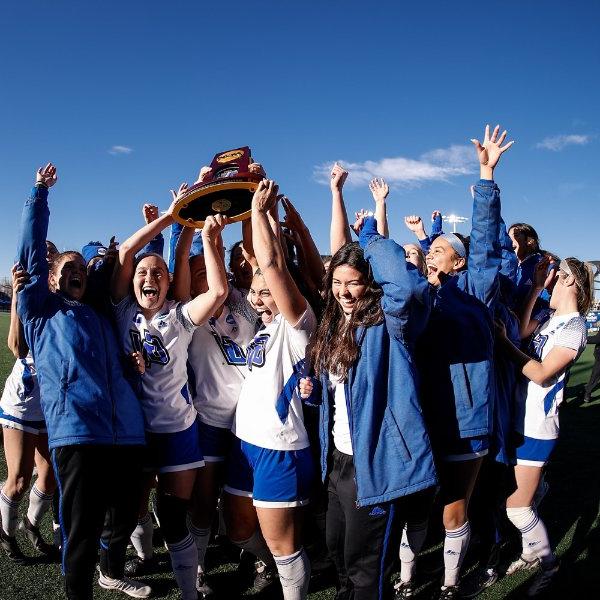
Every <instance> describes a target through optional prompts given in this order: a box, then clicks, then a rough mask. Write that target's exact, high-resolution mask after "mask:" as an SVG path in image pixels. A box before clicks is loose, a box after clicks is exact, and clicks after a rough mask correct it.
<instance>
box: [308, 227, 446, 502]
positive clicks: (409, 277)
mask: <svg viewBox="0 0 600 600" xmlns="http://www.w3.org/2000/svg"><path fill="white" fill-rule="evenodd" d="M360 241H361V246H363V248H364V250H365V258H366V260H367V261H368V262H369V264H370V266H371V269H372V272H373V278H374V279H375V281H376V282H377V283H378V284H379V285H380V286H381V288H382V289H383V298H382V300H381V306H382V309H383V314H384V317H385V318H384V321H383V322H382V323H380V324H378V325H373V326H371V327H367V328H364V327H359V328H358V329H357V331H356V337H357V340H358V343H359V344H360V354H359V358H358V360H357V362H356V363H355V364H354V365H353V366H352V367H351V368H350V370H349V373H348V377H347V380H346V383H345V385H344V388H345V393H346V406H347V410H348V417H349V424H350V437H351V440H352V449H353V453H354V456H353V461H354V467H355V477H356V494H357V505H358V506H366V505H372V504H378V503H381V502H387V501H391V500H394V499H396V498H399V497H401V496H406V495H407V494H412V493H414V492H417V491H419V490H423V489H425V488H428V487H430V486H432V485H434V484H435V483H436V482H437V479H436V474H435V467H434V463H433V455H432V452H431V445H430V443H429V437H428V435H427V431H426V429H425V423H424V420H423V415H422V413H421V407H420V404H419V399H418V397H417V381H416V379H417V372H416V368H415V364H414V361H413V357H412V351H413V348H414V342H415V339H416V338H417V336H418V335H419V334H420V333H421V331H422V330H423V328H424V326H425V323H426V322H427V318H428V316H429V310H430V302H431V293H430V290H429V284H428V283H427V280H426V279H425V278H424V277H423V276H422V275H421V274H420V273H419V271H418V270H417V269H416V268H415V267H414V266H413V265H412V264H410V263H407V262H406V254H405V252H404V249H403V248H402V247H401V246H399V245H398V244H396V242H394V241H393V240H389V239H385V238H383V237H381V236H380V235H378V234H377V230H376V227H375V220H374V219H373V218H368V219H366V222H365V225H364V227H363V230H362V232H361V236H360ZM317 388H320V392H321V406H320V421H319V439H320V445H321V448H320V456H321V474H322V478H323V481H325V479H326V477H327V470H328V459H329V456H330V451H331V447H330V445H331V444H332V440H331V437H330V432H331V427H332V422H333V412H334V409H333V397H332V394H331V393H330V392H329V390H328V377H327V374H322V375H321V381H320V386H317Z"/></svg>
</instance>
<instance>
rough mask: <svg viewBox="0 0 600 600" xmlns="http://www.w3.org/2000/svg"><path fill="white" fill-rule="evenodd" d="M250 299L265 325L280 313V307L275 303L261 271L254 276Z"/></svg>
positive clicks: (249, 293)
mask: <svg viewBox="0 0 600 600" xmlns="http://www.w3.org/2000/svg"><path fill="white" fill-rule="evenodd" d="M248 301H249V302H250V304H251V305H252V308H254V310H255V311H256V312H257V313H258V314H259V316H260V318H261V319H262V322H263V323H264V324H265V325H267V324H269V323H271V321H273V319H274V318H275V317H276V316H277V315H278V314H279V309H278V308H277V304H275V300H273V296H271V292H270V291H269V288H268V287H267V283H266V281H265V278H264V277H263V276H262V275H261V274H260V273H257V274H256V275H254V277H253V278H252V283H251V284H250V291H249V292H248Z"/></svg>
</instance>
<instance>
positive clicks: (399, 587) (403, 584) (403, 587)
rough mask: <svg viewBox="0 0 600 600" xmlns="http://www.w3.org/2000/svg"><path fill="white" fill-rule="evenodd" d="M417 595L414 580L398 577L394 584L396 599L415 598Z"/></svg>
mask: <svg viewBox="0 0 600 600" xmlns="http://www.w3.org/2000/svg"><path fill="white" fill-rule="evenodd" d="M414 595H415V586H414V584H413V582H412V581H402V579H398V581H396V583H395V584H394V600H405V599H406V598H413V597H414Z"/></svg>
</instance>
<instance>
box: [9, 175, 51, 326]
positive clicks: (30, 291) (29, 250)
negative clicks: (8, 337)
mask: <svg viewBox="0 0 600 600" xmlns="http://www.w3.org/2000/svg"><path fill="white" fill-rule="evenodd" d="M49 219H50V210H49V209H48V188H47V187H45V186H42V185H39V186H35V187H34V188H33V190H32V191H31V196H30V197H29V198H28V199H27V201H26V202H25V206H24V207H23V216H22V218H21V231H20V234H19V245H18V248H17V257H18V259H17V260H18V262H19V264H20V265H21V266H22V267H23V269H25V270H26V271H27V272H28V273H29V275H30V276H31V278H30V280H29V283H27V285H25V287H24V288H23V289H22V290H21V291H20V292H19V295H18V302H17V312H18V314H19V318H20V319H21V321H22V322H23V323H26V322H27V321H30V320H31V319H33V318H35V317H37V316H38V315H39V314H40V313H41V311H42V307H43V306H44V303H45V301H46V299H47V298H48V295H49V294H50V291H49V290H48V262H47V261H46V253H47V250H46V236H47V234H48V221H49Z"/></svg>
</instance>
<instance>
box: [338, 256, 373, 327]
mask: <svg viewBox="0 0 600 600" xmlns="http://www.w3.org/2000/svg"><path fill="white" fill-rule="evenodd" d="M366 291H367V282H366V281H365V278H364V276H363V274H362V273H361V272H360V271H359V270H357V269H355V268H354V267H351V266H350V265H340V266H338V267H336V268H335V270H334V271H333V275H332V279H331V293H332V294H333V297H334V298H335V299H336V301H337V302H338V304H339V305H340V306H341V307H342V310H343V311H344V314H345V315H347V316H349V315H351V314H352V311H353V310H354V308H355V307H356V303H357V301H358V300H359V299H360V298H362V297H363V296H364V295H365V292H366Z"/></svg>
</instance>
